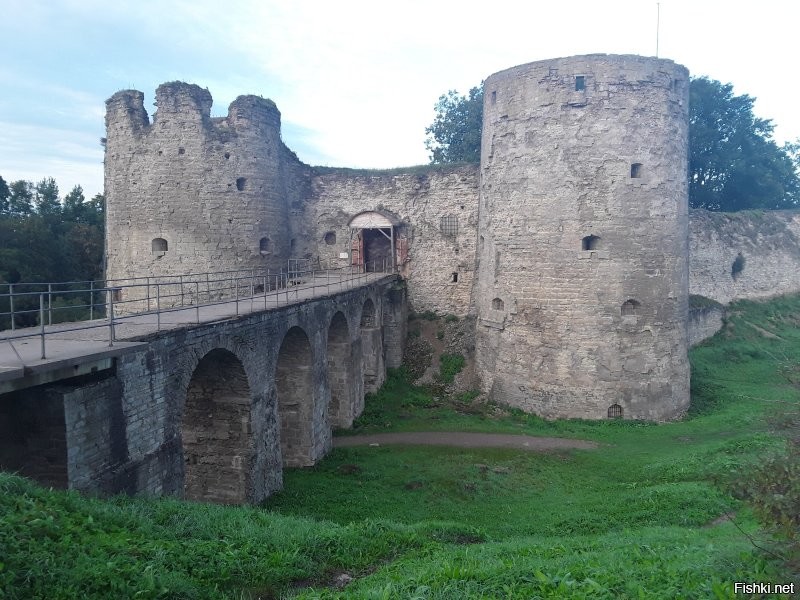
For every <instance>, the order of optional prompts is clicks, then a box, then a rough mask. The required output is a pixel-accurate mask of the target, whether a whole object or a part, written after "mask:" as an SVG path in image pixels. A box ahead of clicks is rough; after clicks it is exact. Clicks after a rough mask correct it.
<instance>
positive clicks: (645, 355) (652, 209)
mask: <svg viewBox="0 0 800 600" xmlns="http://www.w3.org/2000/svg"><path fill="white" fill-rule="evenodd" d="M688 83H689V77H688V73H687V71H686V69H684V68H683V67H681V66H679V65H676V64H674V63H673V62H671V61H667V60H658V59H648V58H642V57H634V56H606V55H593V56H586V57H573V58H568V59H556V60H549V61H542V62H538V63H532V64H529V65H522V66H519V67H514V68H512V69H509V70H507V71H503V72H500V73H497V74H495V75H492V76H490V77H489V78H488V79H487V80H486V82H485V84H484V126H483V127H484V129H483V139H482V144H483V146H482V153H481V170H482V180H481V196H480V225H479V231H478V234H479V236H480V237H479V241H478V261H479V262H478V277H477V284H476V292H475V304H476V309H477V312H478V316H479V320H478V325H477V348H476V349H477V362H478V370H479V374H480V376H481V378H482V379H483V383H484V387H485V389H486V391H488V392H490V394H491V396H492V397H493V398H494V399H496V400H498V401H500V402H503V403H505V404H509V405H512V406H517V407H519V408H522V409H523V410H525V411H528V412H535V413H537V414H540V415H542V416H545V417H548V418H555V417H583V418H592V419H600V418H606V417H607V416H608V415H609V414H610V413H609V408H610V407H611V405H619V406H621V408H622V410H623V416H624V417H625V418H640V419H655V420H660V419H668V418H674V417H677V416H679V415H680V414H682V412H683V411H684V410H685V409H686V408H687V406H688V403H689V365H688V360H687V354H686V352H687V340H686V318H687V302H688V293H687V292H688V267H687V237H688V222H687V221H688V208H687V204H688V203H687V180H686V178H687V172H686V168H687V167H686V165H687V152H688V142H687V132H688Z"/></svg>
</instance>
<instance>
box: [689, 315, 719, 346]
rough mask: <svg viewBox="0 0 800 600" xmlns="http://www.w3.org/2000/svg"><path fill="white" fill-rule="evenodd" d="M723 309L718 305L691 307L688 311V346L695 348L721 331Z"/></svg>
mask: <svg viewBox="0 0 800 600" xmlns="http://www.w3.org/2000/svg"><path fill="white" fill-rule="evenodd" d="M724 317H725V309H724V307H723V306H722V305H720V304H709V305H706V306H697V307H694V306H693V307H691V308H690V309H689V324H688V328H689V329H688V331H689V346H690V347H692V346H696V345H697V344H700V343H702V342H704V341H705V340H707V339H708V338H710V337H712V336H713V335H714V334H715V333H717V332H718V331H719V330H720V329H722V325H723V318H724Z"/></svg>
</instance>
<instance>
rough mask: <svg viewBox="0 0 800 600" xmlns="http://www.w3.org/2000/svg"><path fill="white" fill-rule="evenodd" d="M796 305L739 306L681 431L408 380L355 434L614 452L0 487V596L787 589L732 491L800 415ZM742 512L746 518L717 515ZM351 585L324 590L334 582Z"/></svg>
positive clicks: (406, 450)
mask: <svg viewBox="0 0 800 600" xmlns="http://www.w3.org/2000/svg"><path fill="white" fill-rule="evenodd" d="M798 322H800V297H787V298H780V299H777V300H774V301H772V302H769V303H763V304H759V303H741V304H738V305H736V306H735V307H733V309H732V310H731V311H730V318H729V322H728V324H727V327H726V329H725V330H724V331H723V332H722V333H721V334H719V335H718V336H717V337H716V338H715V339H714V340H712V341H711V342H708V343H706V344H704V345H703V346H701V347H699V348H696V349H694V350H693V351H692V353H691V360H692V365H693V385H692V388H693V390H692V391H693V407H692V411H691V414H690V416H689V417H688V418H687V419H686V420H684V421H682V422H678V423H670V424H662V425H655V424H644V423H636V422H626V421H604V422H587V421H559V422H547V421H543V420H541V419H538V418H536V417H533V416H529V415H524V414H522V413H520V412H515V411H505V410H503V409H501V408H498V407H493V406H486V405H475V404H473V403H472V402H471V401H469V400H468V398H465V399H464V401H458V400H456V401H445V400H443V399H438V398H434V397H433V395H432V394H431V393H430V392H429V391H426V390H424V389H420V388H414V387H412V386H411V385H410V384H409V383H408V382H407V380H406V379H405V377H404V376H403V373H402V372H396V373H394V374H393V375H392V377H391V378H390V380H389V381H388V382H387V385H386V386H384V388H383V389H382V390H381V391H380V392H379V393H378V394H376V395H375V396H372V397H370V398H368V404H367V410H366V411H365V414H364V415H363V417H362V418H361V419H360V420H359V422H358V423H357V427H356V432H373V431H400V430H432V429H440V430H448V429H461V430H472V431H487V432H511V433H526V434H534V435H536V434H539V435H548V436H563V437H577V438H585V439H591V440H595V441H597V442H599V443H600V444H602V447H601V449H599V450H588V451H570V452H557V453H549V454H528V453H522V452H516V451H512V450H506V449H494V450H493V449H454V448H420V447H403V448H400V447H377V448H375V447H365V448H341V449H337V450H335V451H334V452H333V453H332V454H331V455H330V456H329V457H328V458H326V459H325V460H324V461H322V462H321V463H320V464H319V465H318V466H316V467H314V468H310V469H296V470H289V471H287V472H286V474H285V489H284V491H283V492H281V493H280V494H277V495H276V496H274V497H273V498H271V499H270V500H269V501H268V502H267V504H266V506H265V507H264V508H230V507H217V506H208V505H202V504H193V503H182V502H177V501H173V500H145V499H130V498H116V499H113V500H111V501H101V500H95V499H88V498H82V497H80V496H78V495H76V494H72V493H63V492H52V491H48V490H44V489H42V488H39V487H37V486H35V485H33V484H31V483H29V482H27V481H25V480H23V479H20V478H18V477H14V476H11V475H0V515H2V517H1V518H0V598H4V599H5V598H75V597H85V598H108V597H116V598H132V597H139V598H160V597H163V598H225V597H228V598H256V597H264V598H267V597H277V596H279V595H292V596H297V597H303V598H331V597H343V598H351V597H352V598H501V597H502V598H673V597H681V598H715V597H716V598H733V597H734V595H733V582H735V581H779V582H780V581H782V582H787V583H788V582H789V581H791V575H790V574H788V573H785V572H781V571H780V568H781V567H780V566H778V565H777V564H774V563H770V562H767V561H766V560H765V559H764V558H763V555H762V554H761V553H760V552H759V551H757V550H756V549H755V548H754V546H753V545H752V544H751V543H750V542H749V540H748V539H747V538H746V537H745V535H744V533H743V532H742V531H741V530H744V531H745V532H747V533H748V534H749V535H751V536H755V537H756V538H757V540H758V541H759V543H762V544H765V543H769V540H767V539H766V537H765V536H764V534H762V533H761V532H760V531H759V529H758V527H757V525H756V523H755V522H754V521H753V519H752V517H751V516H750V513H749V511H748V510H747V509H746V508H745V507H743V506H742V505H741V504H740V503H738V502H737V501H736V500H734V499H733V498H732V497H731V496H730V495H728V493H727V492H726V489H727V488H726V482H727V481H728V479H729V478H731V477H732V476H733V474H734V473H739V472H746V470H747V469H748V465H750V464H752V463H753V461H755V460H757V459H758V457H759V456H761V455H763V454H765V453H768V452H770V451H772V450H774V449H777V448H779V447H781V445H782V440H781V439H780V437H778V436H777V435H776V434H775V433H774V427H775V425H776V424H778V425H779V424H780V423H781V422H783V421H785V420H786V418H785V416H786V415H787V414H788V413H789V412H796V408H797V403H798V392H797V389H796V386H795V385H794V384H792V383H790V382H792V381H797V379H798V373H797V371H796V368H795V367H794V365H797V364H798V363H800V360H798V359H800V329H798V328H797V324H798ZM732 512H735V513H736V517H735V523H734V522H730V521H726V520H723V521H722V522H721V523H717V524H715V520H716V519H718V517H720V516H721V515H725V514H729V513H732ZM344 572H346V573H348V574H349V575H351V576H353V577H355V580H354V581H353V582H352V583H350V584H349V585H347V586H346V587H345V588H343V589H335V588H333V587H328V586H329V584H330V583H331V581H332V579H333V578H334V576H335V575H337V574H340V573H344Z"/></svg>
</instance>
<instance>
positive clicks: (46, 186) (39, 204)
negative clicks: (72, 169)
mask: <svg viewBox="0 0 800 600" xmlns="http://www.w3.org/2000/svg"><path fill="white" fill-rule="evenodd" d="M33 201H34V204H35V205H36V212H37V213H39V214H40V215H42V216H53V215H58V214H60V213H61V202H60V201H59V199H58V186H57V185H56V180H55V179H53V178H52V177H45V178H44V179H42V180H41V181H40V182H39V183H37V184H36V187H35V188H34V197H33Z"/></svg>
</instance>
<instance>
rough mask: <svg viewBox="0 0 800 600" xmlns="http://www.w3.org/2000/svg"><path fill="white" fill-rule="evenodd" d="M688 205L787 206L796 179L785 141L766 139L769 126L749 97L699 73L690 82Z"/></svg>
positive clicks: (797, 188) (797, 187) (796, 193)
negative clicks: (699, 75)
mask: <svg viewBox="0 0 800 600" xmlns="http://www.w3.org/2000/svg"><path fill="white" fill-rule="evenodd" d="M689 89H690V100H689V203H690V206H692V207H693V208H707V209H709V210H724V211H737V210H742V209H746V208H768V209H769V208H792V207H794V206H796V205H797V203H798V201H800V180H799V179H798V174H797V166H798V165H797V163H796V162H795V160H794V156H793V153H792V151H791V150H792V147H791V145H785V146H783V147H780V146H778V145H777V144H776V143H775V142H774V141H773V139H772V131H773V129H774V125H773V124H772V121H770V120H769V119H760V118H758V117H756V116H755V115H754V114H753V103H754V102H755V98H753V97H751V96H748V95H747V94H742V95H741V96H735V95H734V94H733V86H732V85H731V84H729V83H727V84H722V83H720V82H719V81H714V80H712V79H708V78H707V77H700V78H698V79H693V80H692V82H691V85H690V88H689Z"/></svg>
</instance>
